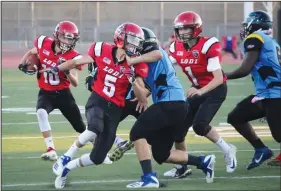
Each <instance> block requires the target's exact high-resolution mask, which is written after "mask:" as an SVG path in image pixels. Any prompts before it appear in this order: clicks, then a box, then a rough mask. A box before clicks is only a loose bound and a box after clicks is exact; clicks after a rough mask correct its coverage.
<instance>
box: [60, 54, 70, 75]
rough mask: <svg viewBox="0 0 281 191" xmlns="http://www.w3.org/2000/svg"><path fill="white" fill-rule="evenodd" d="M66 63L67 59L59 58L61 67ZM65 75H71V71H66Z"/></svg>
mask: <svg viewBox="0 0 281 191" xmlns="http://www.w3.org/2000/svg"><path fill="white" fill-rule="evenodd" d="M64 62H66V59H65V58H63V57H59V59H58V65H60V64H62V63H64ZM64 74H65V75H69V74H70V71H69V70H65V71H64Z"/></svg>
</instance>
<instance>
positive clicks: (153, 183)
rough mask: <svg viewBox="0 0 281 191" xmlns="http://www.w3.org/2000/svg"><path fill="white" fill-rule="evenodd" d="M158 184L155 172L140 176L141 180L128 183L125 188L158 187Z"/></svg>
mask: <svg viewBox="0 0 281 191" xmlns="http://www.w3.org/2000/svg"><path fill="white" fill-rule="evenodd" d="M159 187H160V184H159V181H158V179H157V177H156V174H155V173H150V174H148V175H146V176H142V177H141V180H139V181H136V182H134V183H131V184H128V185H127V186H126V188H159Z"/></svg>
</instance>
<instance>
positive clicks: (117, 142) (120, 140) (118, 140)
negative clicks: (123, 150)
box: [114, 136, 125, 146]
mask: <svg viewBox="0 0 281 191" xmlns="http://www.w3.org/2000/svg"><path fill="white" fill-rule="evenodd" d="M123 141H125V140H124V139H122V138H120V137H118V136H116V137H115V140H114V145H115V146H117V145H118V144H119V143H122V142H123Z"/></svg>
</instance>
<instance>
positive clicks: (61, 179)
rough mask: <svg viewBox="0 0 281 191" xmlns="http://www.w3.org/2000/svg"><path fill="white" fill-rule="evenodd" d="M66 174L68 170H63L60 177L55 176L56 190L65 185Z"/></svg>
mask: <svg viewBox="0 0 281 191" xmlns="http://www.w3.org/2000/svg"><path fill="white" fill-rule="evenodd" d="M68 172H69V169H68V168H63V170H62V174H61V175H60V176H57V178H56V180H55V187H56V189H62V188H64V186H65V183H66V176H67V174H68Z"/></svg>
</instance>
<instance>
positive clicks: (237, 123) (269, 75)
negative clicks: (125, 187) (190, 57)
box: [226, 11, 281, 170]
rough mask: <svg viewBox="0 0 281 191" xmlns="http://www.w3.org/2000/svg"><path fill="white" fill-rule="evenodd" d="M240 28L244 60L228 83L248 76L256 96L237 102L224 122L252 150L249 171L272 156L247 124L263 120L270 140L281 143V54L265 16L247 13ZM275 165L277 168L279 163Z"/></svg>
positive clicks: (257, 12)
mask: <svg viewBox="0 0 281 191" xmlns="http://www.w3.org/2000/svg"><path fill="white" fill-rule="evenodd" d="M242 25H243V27H244V30H243V33H241V37H242V38H243V39H244V40H243V52H244V54H245V57H244V59H243V62H242V65H241V66H240V67H239V68H238V69H236V70H235V71H232V72H229V73H227V74H226V75H227V77H228V79H238V78H242V77H245V76H247V75H249V74H250V73H251V75H252V79H253V80H254V86H255V89H256V94H255V95H250V96H248V97H247V98H245V99H244V100H242V101H241V102H239V103H238V104H237V106H236V107H235V108H234V109H233V110H232V111H231V112H230V113H229V115H228V119H227V121H228V123H230V124H231V125H232V126H233V127H234V128H235V129H236V130H237V131H238V132H239V133H240V134H241V135H242V136H243V137H245V138H246V139H247V140H248V141H249V143H251V145H252V146H253V147H254V148H255V154H254V157H253V159H252V161H251V162H250V164H249V165H248V166H247V169H248V170H250V169H253V168H256V167H258V166H259V165H260V164H262V163H263V162H264V161H266V160H267V159H270V158H271V157H272V156H273V152H272V151H271V150H270V149H269V148H268V147H267V146H265V145H264V143H263V142H262V141H261V140H260V138H259V137H258V136H257V135H256V133H255V131H254V130H253V128H252V126H251V125H250V123H249V122H250V121H252V120H255V119H259V118H262V117H266V119H267V122H268V125H269V128H270V131H271V134H272V136H273V138H274V139H275V140H276V141H277V142H278V143H280V142H281V128H280V127H281V67H280V61H281V54H280V46H279V44H278V43H277V42H276V40H275V39H273V38H272V37H271V35H270V31H271V29H272V21H271V18H270V16H269V15H268V14H267V13H266V12H264V11H254V12H252V13H250V14H249V16H248V18H247V19H246V20H245V21H244V22H243V23H242ZM279 158H280V157H279ZM277 164H279V165H280V160H279V162H278V163H277Z"/></svg>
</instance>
